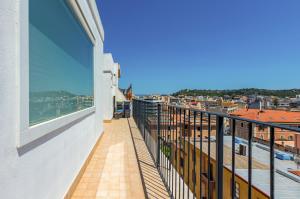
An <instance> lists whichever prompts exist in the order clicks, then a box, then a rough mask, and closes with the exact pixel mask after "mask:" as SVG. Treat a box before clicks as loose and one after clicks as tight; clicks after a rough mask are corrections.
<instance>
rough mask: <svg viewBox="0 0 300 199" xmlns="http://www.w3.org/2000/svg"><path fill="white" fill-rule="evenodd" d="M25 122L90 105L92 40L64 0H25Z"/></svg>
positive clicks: (63, 113) (36, 122)
mask: <svg viewBox="0 0 300 199" xmlns="http://www.w3.org/2000/svg"><path fill="white" fill-rule="evenodd" d="M29 92H30V95H29V112H30V113H29V122H30V125H34V124H38V123H41V122H44V121H47V120H51V119H54V118H57V117H60V116H63V115H66V114H69V113H72V112H76V111H79V110H82V109H86V108H88V107H91V106H93V103H94V99H93V44H92V42H91V40H90V39H89V37H88V36H87V34H86V32H85V30H84V29H83V27H82V26H81V24H80V23H79V22H78V20H77V18H76V17H75V16H74V15H73V13H72V11H71V10H70V8H69V6H68V4H67V3H66V1H65V0H29Z"/></svg>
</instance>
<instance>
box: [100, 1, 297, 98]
mask: <svg viewBox="0 0 300 199" xmlns="http://www.w3.org/2000/svg"><path fill="white" fill-rule="evenodd" d="M97 3H98V7H100V8H102V9H103V11H102V12H101V13H100V15H101V17H102V19H103V25H104V26H105V28H106V29H105V32H106V37H105V41H106V43H105V45H104V48H105V50H106V51H107V52H110V51H113V52H114V59H115V60H116V61H117V62H119V63H121V65H122V73H123V74H124V75H123V77H122V78H121V79H120V86H121V87H127V86H128V85H129V84H130V83H132V84H133V89H134V92H135V93H138V94H149V93H172V92H176V91H178V90H180V89H186V88H187V89H239V88H253V87H254V88H265V89H292V88H299V86H298V85H300V84H299V83H300V81H299V78H297V74H298V73H299V72H300V67H299V65H300V60H299V58H298V54H299V52H300V45H299V41H300V38H299V37H300V28H299V27H300V26H299V25H300V22H299V20H297V19H299V17H300V13H299V12H298V9H299V8H300V2H299V1H289V2H288V3H286V2H282V1H263V2H262V1H251V2H240V1H231V2H226V3H225V2H220V1H219V2H218V3H216V2H208V1H189V2H187V3H185V4H182V3H180V2H176V1H175V2H174V1H172V2H171V1H163V2H161V1H151V2H146V1H135V0H130V1H127V2H119V1H118V2H117V1H97ZM132 5H134V6H132Z"/></svg>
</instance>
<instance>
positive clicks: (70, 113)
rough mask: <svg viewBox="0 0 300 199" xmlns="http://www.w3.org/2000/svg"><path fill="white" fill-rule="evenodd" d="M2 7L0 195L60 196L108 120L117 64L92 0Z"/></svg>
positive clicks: (13, 0)
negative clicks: (106, 50) (106, 49)
mask: <svg viewBox="0 0 300 199" xmlns="http://www.w3.org/2000/svg"><path fill="white" fill-rule="evenodd" d="M0 13H1V17H0V18H1V27H0V31H1V36H0V40H1V45H0V52H1V53H0V59H1V62H0V68H1V69H0V71H1V72H0V80H1V86H0V91H1V92H0V98H1V103H0V110H1V114H2V116H1V117H0V132H1V133H0V134H1V135H0V154H1V155H0V162H1V164H0V194H1V195H0V197H1V198H6V199H19V198H30V199H41V198H43V199H44V198H49V199H56V198H57V199H58V198H64V197H65V196H66V195H67V194H68V190H69V189H70V187H71V186H72V184H73V182H74V180H75V179H76V176H78V174H79V173H80V171H81V169H82V166H83V165H84V163H85V161H86V160H87V158H88V156H89V154H90V152H91V151H92V149H93V147H94V146H95V144H96V143H97V142H98V141H99V139H100V137H101V135H102V134H103V131H104V126H103V120H105V119H111V116H112V111H113V103H112V101H113V97H114V89H116V88H118V78H117V73H116V70H118V67H117V65H118V64H116V63H114V61H113V60H112V57H111V55H110V54H109V55H108V54H104V52H103V45H104V29H103V26H102V23H101V20H100V17H99V13H98V10H97V6H96V2H95V1H94V0H87V1H75V0H67V1H60V0H51V1H39V0H24V1H23V0H22V1H18V0H9V1H7V0H4V1H0ZM107 58H108V59H109V60H107V62H109V63H106V64H104V63H105V62H106V61H105V60H106V59H107ZM106 70H109V71H110V73H109V74H106V73H105V71H106ZM111 78H112V79H111ZM108 85H109V86H108ZM106 99H109V100H110V101H109V102H106V101H105V100H106ZM106 103H107V104H106Z"/></svg>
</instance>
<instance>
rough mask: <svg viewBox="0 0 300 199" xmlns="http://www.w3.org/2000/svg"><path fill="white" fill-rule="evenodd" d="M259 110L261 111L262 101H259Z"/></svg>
mask: <svg viewBox="0 0 300 199" xmlns="http://www.w3.org/2000/svg"><path fill="white" fill-rule="evenodd" d="M259 111H260V112H262V103H261V101H259Z"/></svg>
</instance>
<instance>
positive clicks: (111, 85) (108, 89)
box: [103, 53, 118, 120]
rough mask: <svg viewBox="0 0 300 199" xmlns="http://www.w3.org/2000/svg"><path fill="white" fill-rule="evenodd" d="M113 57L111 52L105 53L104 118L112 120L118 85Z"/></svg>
mask: <svg viewBox="0 0 300 199" xmlns="http://www.w3.org/2000/svg"><path fill="white" fill-rule="evenodd" d="M115 66H116V63H114V60H113V57H112V54H111V53H105V54H104V71H103V77H104V79H105V83H104V84H105V86H104V87H105V88H104V89H105V93H107V95H106V96H104V98H103V101H104V103H103V106H104V120H111V119H112V118H113V96H116V92H115V87H118V84H117V83H118V82H116V81H115V77H116V73H115Z"/></svg>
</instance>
